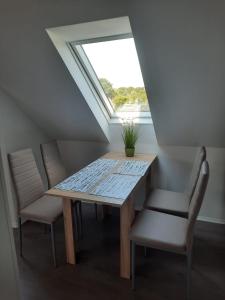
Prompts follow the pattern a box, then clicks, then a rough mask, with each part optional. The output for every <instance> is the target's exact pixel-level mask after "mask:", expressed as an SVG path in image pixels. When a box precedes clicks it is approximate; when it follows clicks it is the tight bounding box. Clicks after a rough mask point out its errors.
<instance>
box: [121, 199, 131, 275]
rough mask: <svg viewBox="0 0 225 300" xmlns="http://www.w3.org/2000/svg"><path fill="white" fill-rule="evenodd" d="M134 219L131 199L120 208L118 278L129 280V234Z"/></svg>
mask: <svg viewBox="0 0 225 300" xmlns="http://www.w3.org/2000/svg"><path fill="white" fill-rule="evenodd" d="M133 219H134V205H133V199H132V198H129V199H128V200H127V201H126V202H125V203H124V204H123V206H122V207H121V208H120V277H122V278H126V279H130V275H131V270H130V255H131V249H130V239H129V232H130V227H131V225H132V222H133Z"/></svg>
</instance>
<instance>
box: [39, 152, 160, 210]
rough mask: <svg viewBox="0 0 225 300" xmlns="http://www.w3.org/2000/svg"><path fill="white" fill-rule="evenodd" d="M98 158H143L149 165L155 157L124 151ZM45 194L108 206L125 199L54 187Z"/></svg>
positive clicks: (121, 203)
mask: <svg viewBox="0 0 225 300" xmlns="http://www.w3.org/2000/svg"><path fill="white" fill-rule="evenodd" d="M100 158H106V159H116V160H134V161H135V160H143V161H148V162H150V166H151V164H152V162H153V161H154V159H155V158H156V155H154V154H136V155H135V156H134V157H126V156H125V154H124V153H117V152H109V153H106V154H105V155H103V156H102V157H100ZM150 166H149V167H150ZM146 173H147V172H146ZM109 174H110V173H109ZM142 178H143V177H140V180H139V182H138V183H137V185H136V187H135V188H134V189H136V188H137V187H138V186H139V183H140V182H141V179H142ZM133 191H134V190H133ZM133 191H132V192H133ZM45 194H46V195H50V196H56V197H61V198H68V199H76V200H83V201H88V202H93V203H99V204H104V205H110V206H116V207H120V206H122V205H123V203H124V202H125V201H126V199H118V198H111V197H102V196H98V195H93V194H89V193H83V192H77V191H65V190H60V189H56V188H51V189H50V190H48V191H47V192H46V193H45Z"/></svg>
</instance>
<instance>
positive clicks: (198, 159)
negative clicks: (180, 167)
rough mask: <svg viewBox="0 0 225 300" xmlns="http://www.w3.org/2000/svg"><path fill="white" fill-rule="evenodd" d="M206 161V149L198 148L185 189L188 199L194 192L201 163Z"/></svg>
mask: <svg viewBox="0 0 225 300" xmlns="http://www.w3.org/2000/svg"><path fill="white" fill-rule="evenodd" d="M205 159H206V149H205V147H200V148H199V149H198V150H197V153H196V156H195V160H194V163H193V167H192V171H191V175H190V179H189V182H188V185H187V187H186V189H185V194H186V195H187V196H188V198H189V199H191V198H192V196H193V193H194V191H195V187H196V184H197V181H198V177H199V173H200V170H201V166H202V162H203V161H204V160H205Z"/></svg>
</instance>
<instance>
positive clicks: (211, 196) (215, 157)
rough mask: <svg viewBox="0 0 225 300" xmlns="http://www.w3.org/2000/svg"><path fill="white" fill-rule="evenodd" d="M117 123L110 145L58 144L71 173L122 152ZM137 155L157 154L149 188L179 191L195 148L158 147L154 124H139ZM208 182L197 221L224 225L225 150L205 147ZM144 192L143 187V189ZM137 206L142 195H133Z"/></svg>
mask: <svg viewBox="0 0 225 300" xmlns="http://www.w3.org/2000/svg"><path fill="white" fill-rule="evenodd" d="M121 132H122V128H121V125H119V124H111V125H110V134H111V136H110V145H109V146H108V147H107V144H103V143H91V142H87V143H84V142H73V141H60V142H59V146H60V151H61V154H62V156H63V159H64V161H65V164H66V166H67V167H68V169H69V171H70V172H73V171H76V170H78V169H80V168H81V167H83V166H85V165H87V164H88V163H90V162H91V161H93V160H94V159H96V158H98V157H99V156H101V155H102V154H104V153H105V152H107V151H116V152H121V151H124V145H123V141H122V138H121ZM139 133H140V137H139V140H138V143H137V147H136V152H137V153H156V154H157V155H158V160H157V161H156V162H155V164H154V167H153V176H152V186H153V187H158V188H164V189H169V190H173V191H177V192H182V191H184V189H185V186H186V183H187V181H188V179H189V175H190V172H191V168H192V163H193V161H194V157H195V153H196V150H197V148H196V147H179V146H177V147H176V146H159V145H158V144H157V140H156V137H155V133H154V129H153V125H141V126H140V127H139ZM207 159H208V162H209V166H210V179H209V183H208V188H207V191H206V195H205V199H204V202H203V205H202V209H201V211H200V215H199V218H200V219H202V220H206V221H211V222H219V223H225V148H212V147H207ZM143 189H144V187H143ZM136 198H137V199H136V205H137V207H140V206H141V204H142V203H143V201H144V193H143V191H140V193H137V195H136Z"/></svg>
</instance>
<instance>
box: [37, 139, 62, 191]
mask: <svg viewBox="0 0 225 300" xmlns="http://www.w3.org/2000/svg"><path fill="white" fill-rule="evenodd" d="M41 153H42V157H43V162H44V166H45V170H46V174H47V178H48V187H49V188H51V187H53V186H55V185H56V184H58V183H59V182H60V181H63V180H64V179H65V178H66V177H67V173H66V169H65V167H64V165H63V162H62V160H61V157H60V153H59V149H58V146H57V143H56V142H55V141H52V142H49V143H46V144H41Z"/></svg>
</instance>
